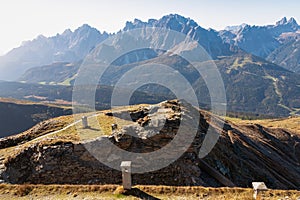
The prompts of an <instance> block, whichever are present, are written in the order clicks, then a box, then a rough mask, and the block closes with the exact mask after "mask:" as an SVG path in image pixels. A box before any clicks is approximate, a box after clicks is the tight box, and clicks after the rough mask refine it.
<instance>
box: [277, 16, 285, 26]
mask: <svg viewBox="0 0 300 200" xmlns="http://www.w3.org/2000/svg"><path fill="white" fill-rule="evenodd" d="M286 23H287V19H286V17H283V18H282V19H281V20H279V21H278V22H276V25H277V26H278V25H283V24H286Z"/></svg>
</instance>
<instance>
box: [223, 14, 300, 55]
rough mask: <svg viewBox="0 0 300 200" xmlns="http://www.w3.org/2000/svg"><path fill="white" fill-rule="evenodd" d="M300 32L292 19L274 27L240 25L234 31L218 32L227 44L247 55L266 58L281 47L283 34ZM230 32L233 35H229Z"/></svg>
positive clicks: (282, 20)
mask: <svg viewBox="0 0 300 200" xmlns="http://www.w3.org/2000/svg"><path fill="white" fill-rule="evenodd" d="M298 30H300V26H299V25H298V24H297V22H296V20H295V19H294V18H291V19H289V20H288V21H287V19H286V18H283V19H281V20H280V21H278V22H277V23H276V25H268V26H250V25H245V24H243V25H241V26H238V27H237V28H235V29H230V28H229V29H227V30H225V31H221V32H220V36H221V37H222V38H223V39H224V40H225V41H227V42H229V43H231V44H234V45H236V46H238V47H240V48H241V49H243V50H245V51H246V52H248V53H251V54H253V55H256V56H260V57H262V58H266V57H267V56H268V55H270V53H272V52H273V51H274V50H275V49H277V48H278V47H280V46H281V45H282V42H284V41H283V38H280V36H281V35H282V34H283V33H289V32H296V31H298ZM228 32H230V33H231V34H233V35H230V34H229V33H228Z"/></svg>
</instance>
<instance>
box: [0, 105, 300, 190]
mask: <svg viewBox="0 0 300 200" xmlns="http://www.w3.org/2000/svg"><path fill="white" fill-rule="evenodd" d="M110 112H111V111H102V112H98V114H97V115H94V114H92V113H91V114H89V115H88V116H90V117H89V118H88V121H89V126H90V128H87V129H83V128H82V126H81V123H80V121H79V122H77V123H75V124H73V125H71V126H69V127H67V128H65V129H63V130H61V131H56V132H54V133H48V134H46V135H44V136H42V137H37V138H35V139H34V140H29V141H27V142H25V143H24V144H19V145H18V146H17V147H18V148H15V147H14V145H12V146H11V147H6V148H3V149H1V150H0V155H1V157H2V162H3V161H4V165H5V168H4V169H3V173H2V177H3V179H4V180H5V181H6V182H8V183H19V184H22V183H34V184H120V183H121V174H120V172H119V171H117V170H115V169H111V168H108V167H107V166H105V165H103V164H101V163H100V162H99V161H98V160H97V159H96V158H98V159H101V160H103V159H104V160H103V161H105V160H107V161H109V162H110V164H113V165H114V164H116V165H114V166H119V164H120V159H122V158H121V157H118V156H116V154H117V152H116V151H115V150H114V149H111V148H110V147H108V146H107V145H108V143H106V142H105V141H106V140H107V139H108V140H109V141H110V142H112V143H113V144H115V145H116V146H118V147H119V148H121V149H124V150H126V151H129V152H136V153H139V152H140V153H141V152H143V153H145V152H153V151H154V152H155V150H158V149H161V148H164V146H165V145H167V144H169V143H170V142H171V141H172V139H174V137H175V135H177V134H179V132H178V130H179V129H178V128H182V129H183V130H184V133H185V134H186V136H185V137H184V139H185V140H186V139H188V138H189V137H191V135H190V134H189V133H190V132H192V131H193V130H197V134H196V137H195V138H194V139H192V145H191V146H189V147H188V148H187V150H186V151H185V153H184V154H183V155H182V156H180V158H179V159H178V160H176V161H175V162H174V163H172V164H170V165H168V166H166V167H164V168H162V169H159V170H155V171H153V172H146V173H143V174H134V175H133V182H134V184H143V185H145V184H146V185H173V186H176V185H177V186H184V185H186V186H192V185H193V186H212V187H220V186H238V187H251V182H253V181H264V182H265V183H266V185H267V186H268V187H269V188H274V189H299V188H300V182H299V180H300V177H299V174H300V168H299V160H300V154H299V152H300V149H299V148H300V146H299V142H300V136H299V134H298V133H297V132H294V131H293V130H289V129H286V128H269V127H264V126H261V125H259V124H253V123H252V124H245V123H239V122H236V121H235V122H231V121H224V123H225V124H224V126H222V119H221V118H219V117H217V116H214V115H211V114H209V113H208V112H205V111H202V110H200V111H199V110H196V109H195V108H193V107H191V106H189V105H188V104H186V103H184V102H178V101H168V102H162V103H161V104H157V105H151V106H149V105H140V106H130V107H123V108H122V107H121V108H118V109H117V110H113V112H112V113H113V115H114V117H112V116H111V114H110ZM126 113H127V114H130V115H131V117H132V120H133V121H132V120H129V119H128V118H125V116H126ZM150 113H151V114H150ZM197 113H198V114H200V124H199V126H195V125H196V124H197V123H196V124H195V122H196V121H195V120H196V119H197V118H196V117H195V116H196V115H198V114H197ZM81 116H82V115H81ZM81 116H75V119H80V117H81ZM164 118H165V119H164ZM161 120H163V121H161ZM165 120H166V121H165ZM164 121H165V122H166V123H165V124H161V123H162V122H163V123H164ZM99 123H100V124H101V130H102V131H101V130H100V128H99ZM112 123H117V124H118V130H117V131H116V132H114V134H113V136H109V135H111V130H110V125H111V124H112ZM294 123H298V120H296V121H295V122H294ZM179 124H181V125H179ZM181 126H182V127H181ZM208 127H210V129H208ZM76 128H77V131H76ZM208 130H210V131H212V132H210V134H212V133H213V134H216V133H219V134H220V138H219V140H218V141H217V143H216V146H215V147H214V148H213V149H212V151H211V152H209V154H208V155H207V156H206V157H205V158H204V159H199V158H198V156H197V155H198V153H199V151H200V149H201V147H202V146H203V144H205V142H204V137H205V136H206V135H207V134H208V133H209V132H208ZM153 131H154V132H153ZM105 138H107V139H105ZM1 142H2V143H3V142H4V141H1ZM1 142H0V143H1ZM183 143H184V142H183ZM183 143H182V142H180V143H178V144H180V145H182V144H183ZM87 149H88V150H89V151H87ZM175 149H176V150H175V151H168V154H169V156H171V157H172V156H174V155H176V154H177V153H179V151H181V150H180V149H181V147H179V146H178V147H177V148H175ZM36 155H39V156H36ZM99 156H100V157H99ZM3 159H4V160H3ZM132 159H133V163H134V164H133V170H138V169H139V166H143V169H145V168H147V167H151V166H150V165H151V163H156V166H157V164H159V165H160V164H162V166H163V163H164V162H166V161H167V160H168V159H166V158H165V157H164V155H161V156H158V157H152V158H151V163H150V165H149V163H148V162H145V161H143V160H139V159H138V160H135V158H132ZM162 159H163V160H162ZM20 166H22V167H20Z"/></svg>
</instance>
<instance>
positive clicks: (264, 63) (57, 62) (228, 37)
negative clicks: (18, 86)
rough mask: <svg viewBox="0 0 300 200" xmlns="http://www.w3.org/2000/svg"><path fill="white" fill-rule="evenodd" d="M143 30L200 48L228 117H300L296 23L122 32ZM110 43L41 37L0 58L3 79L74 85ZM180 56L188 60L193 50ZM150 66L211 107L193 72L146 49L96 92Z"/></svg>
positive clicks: (92, 37) (130, 25)
mask: <svg viewBox="0 0 300 200" xmlns="http://www.w3.org/2000/svg"><path fill="white" fill-rule="evenodd" d="M148 27H155V28H164V29H167V30H173V31H177V32H180V33H182V34H184V35H187V36H189V37H190V38H192V39H193V40H195V41H197V42H198V43H199V44H200V45H201V46H202V47H203V48H204V49H205V50H206V51H207V52H208V54H209V55H210V56H211V58H212V59H213V60H214V61H215V64H216V65H217V67H218V69H219V71H220V73H221V76H222V78H223V81H224V84H225V89H226V95H227V101H228V108H229V110H230V111H236V112H249V113H264V114H270V115H276V116H287V115H290V114H297V113H299V111H300V101H299V98H298V97H299V96H300V88H299V86H300V74H299V73H297V72H300V65H299V59H300V56H297V55H299V51H298V47H299V40H298V38H299V34H300V26H299V25H298V24H297V22H296V20H295V19H294V18H291V19H289V20H288V19H286V18H283V19H281V20H280V21H278V22H277V23H276V24H274V25H268V26H250V25H247V24H242V25H239V26H232V27H226V28H225V30H222V31H216V30H213V29H204V28H202V27H201V26H199V25H198V24H197V23H196V22H195V21H194V20H192V19H190V18H185V17H183V16H180V15H177V14H170V15H166V16H163V17H162V18H161V19H158V20H156V19H149V20H148V21H147V22H143V21H141V20H138V19H135V20H134V21H132V22H127V23H126V25H125V27H124V28H123V29H122V31H125V32H126V31H129V30H135V29H137V28H140V29H143V30H145V29H146V28H148ZM113 35H115V34H114V33H112V34H109V33H106V32H103V33H101V32H100V31H98V30H97V29H95V28H92V27H90V26H89V25H86V24H85V25H83V26H81V27H79V28H78V29H76V30H75V31H74V32H73V31H71V30H66V31H64V32H63V33H62V34H57V35H56V36H54V37H49V38H47V37H44V36H39V37H38V38H36V39H34V40H32V41H28V42H25V43H24V44H23V45H22V46H20V47H18V48H16V49H13V50H12V51H10V52H9V53H8V54H7V55H5V56H2V57H0V70H1V74H0V79H2V80H18V81H21V82H23V83H24V82H25V83H33V84H46V85H72V84H73V82H74V80H75V78H76V75H77V72H78V69H79V67H80V65H81V63H82V61H83V59H84V58H85V57H86V55H87V54H89V53H90V52H92V50H93V49H94V48H95V47H96V46H97V45H98V44H99V43H101V42H102V41H104V40H105V39H107V38H108V37H109V36H113ZM138 37H141V38H142V37H143V35H142V34H141V35H139V36H138ZM168 37H169V36H168V35H166V36H165V38H168ZM148 39H149V41H148V40H147V41H148V42H149V43H151V44H157V46H156V47H157V49H163V44H160V43H159V41H157V39H156V38H155V37H154V36H152V37H150V38H148ZM125 40H126V42H127V43H129V44H130V43H131V42H135V40H134V39H133V37H131V38H130V37H129V38H117V39H116V41H115V42H114V44H113V45H112V46H110V52H111V54H114V53H116V52H118V50H119V49H120V46H121V44H123V43H124V41H125ZM171 42H172V41H171ZM177 49H184V48H177ZM181 51H182V52H183V53H186V52H192V51H193V49H184V50H181ZM182 52H181V53H182ZM147 62H156V63H157V62H158V63H163V64H168V65H169V66H171V67H173V68H174V69H176V70H178V71H179V72H181V73H182V74H184V76H185V77H186V78H187V80H188V81H189V82H190V83H191V84H192V85H193V87H194V89H195V91H197V95H198V98H200V99H201V103H203V104H209V95H208V92H207V88H206V87H205V82H204V81H203V80H202V79H201V77H197V76H195V70H193V69H192V68H191V67H190V66H189V64H188V63H186V62H185V61H184V60H182V59H180V58H178V57H174V56H173V57H170V56H167V55H166V54H165V53H164V52H159V51H153V50H149V49H147V50H142V51H139V52H131V53H129V54H127V55H125V56H123V57H121V58H120V59H118V60H117V61H115V63H114V64H115V66H116V67H115V68H114V67H112V68H111V69H110V70H108V72H107V73H106V76H105V78H104V80H103V81H102V82H101V84H103V85H111V86H113V85H114V84H115V83H116V79H117V78H119V77H120V76H121V73H125V72H127V71H129V70H130V69H132V68H133V67H134V66H136V65H139V64H143V63H147ZM144 91H145V92H147V93H159V94H161V95H170V96H172V97H173V95H172V94H170V91H167V90H165V89H163V88H160V87H157V86H155V87H146V88H144ZM203 91H205V92H203Z"/></svg>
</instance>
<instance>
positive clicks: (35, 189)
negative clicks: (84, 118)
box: [0, 184, 300, 200]
mask: <svg viewBox="0 0 300 200" xmlns="http://www.w3.org/2000/svg"><path fill="white" fill-rule="evenodd" d="M132 191H133V192H128V191H125V190H124V189H123V188H122V187H121V186H118V185H28V184H25V185H8V184H1V185H0V198H1V199H4V198H5V199H74V198H76V199H120V198H121V199H129V200H130V199H140V198H143V197H144V198H145V196H146V197H147V196H148V197H155V198H158V199H168V200H169V199H208V200H221V199H222V200H241V199H242V200H251V199H253V190H252V189H247V188H205V187H175V186H141V185H138V186H135V187H134V188H133V190H132ZM299 197H300V192H299V191H284V190H268V191H266V192H263V193H262V194H261V198H260V199H270V200H279V199H295V200H297V199H298V198H299Z"/></svg>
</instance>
